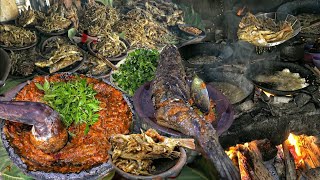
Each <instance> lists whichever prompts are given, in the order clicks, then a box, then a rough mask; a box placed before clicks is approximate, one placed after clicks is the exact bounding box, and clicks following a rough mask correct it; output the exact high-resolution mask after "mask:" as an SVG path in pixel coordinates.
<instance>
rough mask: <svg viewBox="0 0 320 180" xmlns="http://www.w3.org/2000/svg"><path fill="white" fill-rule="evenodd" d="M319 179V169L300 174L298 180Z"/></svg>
mask: <svg viewBox="0 0 320 180" xmlns="http://www.w3.org/2000/svg"><path fill="white" fill-rule="evenodd" d="M319 179H320V167H318V168H314V169H310V170H308V171H307V172H305V173H302V174H301V175H300V176H299V178H298V180H319Z"/></svg>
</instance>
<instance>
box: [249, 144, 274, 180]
mask: <svg viewBox="0 0 320 180" xmlns="http://www.w3.org/2000/svg"><path fill="white" fill-rule="evenodd" d="M247 149H248V154H249V157H250V159H251V161H252V163H253V169H254V173H255V174H256V176H257V177H259V179H260V180H269V179H273V177H272V176H271V174H270V173H269V171H268V169H267V168H266V167H265V166H264V164H263V161H262V156H261V154H260V152H259V149H258V147H257V145H256V143H252V142H251V143H249V146H248V147H247Z"/></svg>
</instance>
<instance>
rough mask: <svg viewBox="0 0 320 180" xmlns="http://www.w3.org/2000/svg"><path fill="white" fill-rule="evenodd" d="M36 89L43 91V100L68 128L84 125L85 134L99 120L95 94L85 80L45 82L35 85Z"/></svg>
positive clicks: (98, 108)
mask: <svg viewBox="0 0 320 180" xmlns="http://www.w3.org/2000/svg"><path fill="white" fill-rule="evenodd" d="M36 86H37V88H38V89H40V90H43V91H44V93H45V94H44V97H43V100H44V101H45V102H46V103H47V104H48V105H49V106H50V107H52V108H53V109H54V110H56V111H57V112H59V113H60V115H61V117H62V121H63V123H64V124H65V125H66V126H67V127H69V126H70V125H71V124H72V123H73V122H74V123H76V124H82V123H86V124H87V126H86V130H85V133H88V131H89V126H91V125H93V124H94V123H95V122H97V121H98V119H99V114H96V113H97V112H98V111H99V110H100V107H99V103H100V102H99V100H97V99H96V98H95V97H94V96H95V95H96V94H97V92H96V91H95V90H94V89H93V87H92V85H91V84H89V85H88V83H87V81H86V79H80V78H78V79H76V80H73V81H69V82H52V83H49V82H48V81H47V80H46V81H45V82H44V84H43V85H41V84H39V83H36Z"/></svg>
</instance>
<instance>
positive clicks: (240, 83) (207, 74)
mask: <svg viewBox="0 0 320 180" xmlns="http://www.w3.org/2000/svg"><path fill="white" fill-rule="evenodd" d="M233 69H234V71H233V72H230V71H227V70H225V69H224V68H223V67H219V68H203V71H201V72H200V73H199V74H198V76H199V77H200V78H201V79H203V80H204V81H205V82H206V83H210V84H213V87H214V85H215V83H221V82H223V83H228V84H231V85H234V86H236V87H238V89H239V91H242V92H243V96H241V98H240V97H238V98H232V97H228V96H226V97H227V98H228V99H229V100H230V103H231V104H233V105H236V104H241V103H242V102H244V101H245V100H246V99H247V98H248V97H249V96H250V95H251V94H252V93H253V89H254V85H253V84H252V83H251V82H250V81H249V80H248V79H247V78H246V77H245V76H244V75H243V74H241V73H238V72H237V69H236V68H233ZM222 93H223V92H222ZM231 100H232V101H231Z"/></svg>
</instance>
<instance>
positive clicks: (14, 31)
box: [0, 24, 38, 50]
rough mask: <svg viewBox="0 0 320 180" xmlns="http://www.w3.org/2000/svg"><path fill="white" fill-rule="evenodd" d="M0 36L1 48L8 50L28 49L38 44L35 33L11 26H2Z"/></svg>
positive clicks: (0, 25)
mask: <svg viewBox="0 0 320 180" xmlns="http://www.w3.org/2000/svg"><path fill="white" fill-rule="evenodd" d="M0 34H1V36H0V47H2V48H3V49H7V50H23V49H28V48H31V47H33V46H35V45H36V44H37V42H38V38H37V35H36V34H35V33H34V32H32V31H29V30H27V29H25V28H21V27H18V26H15V25H11V24H0Z"/></svg>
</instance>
